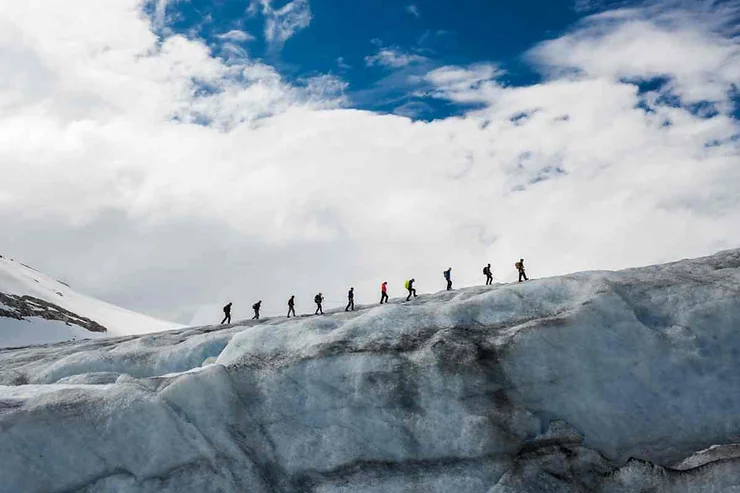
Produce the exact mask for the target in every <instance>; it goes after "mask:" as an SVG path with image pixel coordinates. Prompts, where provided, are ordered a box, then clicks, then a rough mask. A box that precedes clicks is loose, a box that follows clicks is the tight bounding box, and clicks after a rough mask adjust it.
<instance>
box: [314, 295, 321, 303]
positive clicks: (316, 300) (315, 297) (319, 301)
mask: <svg viewBox="0 0 740 493" xmlns="http://www.w3.org/2000/svg"><path fill="white" fill-rule="evenodd" d="M313 301H314V303H321V295H320V294H317V295H316V296H314V297H313Z"/></svg>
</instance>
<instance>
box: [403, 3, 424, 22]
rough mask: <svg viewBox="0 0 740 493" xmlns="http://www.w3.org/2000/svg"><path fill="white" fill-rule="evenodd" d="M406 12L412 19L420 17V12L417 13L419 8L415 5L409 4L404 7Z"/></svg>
mask: <svg viewBox="0 0 740 493" xmlns="http://www.w3.org/2000/svg"><path fill="white" fill-rule="evenodd" d="M406 12H408V13H409V14H411V15H413V16H414V17H416V18H417V19H418V18H419V17H421V12H420V11H419V7H417V6H416V5H414V4H411V5H407V6H406Z"/></svg>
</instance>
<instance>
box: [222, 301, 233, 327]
mask: <svg viewBox="0 0 740 493" xmlns="http://www.w3.org/2000/svg"><path fill="white" fill-rule="evenodd" d="M221 323H222V324H223V323H229V324H230V323H231V302H229V303H228V304H227V305H226V306H225V307H224V319H223V320H221Z"/></svg>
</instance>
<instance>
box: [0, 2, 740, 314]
mask: <svg viewBox="0 0 740 493" xmlns="http://www.w3.org/2000/svg"><path fill="white" fill-rule="evenodd" d="M739 36H740V2H738V1H735V0H726V1H701V0H691V1H681V0H676V1H650V2H644V1H626V0H613V1H606V0H605V1H599V0H563V1H552V0H522V1H519V2H492V1H483V0H475V1H474V0H460V1H458V2H455V5H454V6H452V5H451V4H450V3H449V2H440V1H414V2H403V1H389V0H385V1H381V0H368V1H365V2H347V1H343V0H291V1H285V0H281V1H277V0H244V1H242V0H147V1H142V0H106V2H100V1H99V0H76V1H75V2H72V3H70V2H63V1H61V0H26V1H23V2H18V1H17V0H0V177H2V179H0V228H1V229H2V232H3V235H2V237H0V254H3V255H6V256H10V257H15V258H17V259H20V260H22V261H24V262H25V263H28V264H30V265H32V266H33V267H35V268H37V269H39V270H41V271H43V272H46V273H48V274H49V275H52V276H55V277H57V278H59V279H62V280H64V281H66V282H68V283H70V284H71V285H72V287H74V288H76V289H77V290H78V291H81V292H83V293H86V294H90V295H93V296H96V297H99V298H101V299H104V300H106V301H109V302H112V303H116V304H118V305H121V306H124V307H126V308H131V309H134V310H138V311H141V312H143V313H147V314H150V315H153V316H157V317H161V318H165V319H168V320H173V321H177V322H180V323H185V324H206V323H215V322H218V321H220V318H221V314H220V308H221V306H222V305H224V304H225V303H226V302H227V301H231V302H233V303H234V309H233V313H234V315H235V317H236V318H241V317H249V316H251V309H250V307H251V305H252V303H254V302H255V301H257V300H260V299H261V300H263V312H264V314H266V315H277V314H282V313H283V312H286V311H287V310H286V306H285V305H286V301H287V298H288V297H289V296H290V295H292V294H295V295H296V298H297V305H296V306H297V309H298V311H299V312H301V311H303V312H309V311H310V312H312V311H313V304H312V300H313V295H314V294H315V293H316V292H318V291H321V292H323V293H324V295H325V297H326V299H327V306H328V307H338V306H343V305H344V303H345V299H346V291H347V289H348V288H349V287H350V286H353V287H355V291H356V300H357V302H358V303H360V304H363V303H374V302H377V300H378V298H379V285H380V283H381V282H382V281H388V282H389V286H390V294H391V296H400V295H402V294H403V293H402V291H403V289H402V287H403V282H404V280H405V279H407V278H409V277H414V278H415V279H416V281H417V282H416V285H417V288H418V290H419V292H420V293H422V292H433V291H437V290H440V289H443V288H444V285H445V284H444V279H443V278H442V271H443V270H445V269H446V268H447V267H452V268H453V271H452V275H453V280H454V282H455V285H456V286H469V285H474V284H482V283H483V281H484V277H483V274H482V268H483V266H484V265H485V264H487V263H489V262H490V263H491V264H492V268H493V273H494V277H495V279H496V280H497V281H498V282H512V281H514V280H515V279H516V272H515V269H514V266H513V264H514V262H515V261H516V260H518V259H519V258H521V257H524V258H525V263H526V265H527V269H528V274H529V275H530V276H531V277H533V278H538V277H546V276H553V275H558V274H564V273H568V272H575V271H581V270H594V269H618V268H625V267H631V266H638V265H646V264H651V263H658V262H665V261H671V260H677V259H681V258H685V257H694V256H701V255H707V254H711V253H714V252H716V251H718V250H722V249H727V248H737V247H740V228H739V227H738V225H740V194H739V193H738V190H740V123H739V119H740V86H739V81H740V37H739Z"/></svg>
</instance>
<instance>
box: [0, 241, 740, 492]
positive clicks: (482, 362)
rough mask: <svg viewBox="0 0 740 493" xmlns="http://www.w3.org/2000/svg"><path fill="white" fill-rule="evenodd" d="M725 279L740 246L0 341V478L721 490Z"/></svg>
mask: <svg viewBox="0 0 740 493" xmlns="http://www.w3.org/2000/svg"><path fill="white" fill-rule="evenodd" d="M739 294H740V250H738V251H729V252H723V253H720V254H717V255H715V256H712V257H708V258H705V259H698V260H691V261H683V262H679V263H674V264H668V265H663V266H654V267H647V268H641V269H633V270H628V271H622V272H589V273H580V274H574V275H570V276H564V277H559V278H553V279H544V280H538V281H531V282H527V283H522V284H513V285H497V286H491V287H479V288H471V289H465V290H460V291H454V292H443V293H439V294H435V295H425V296H421V297H419V298H418V299H416V300H414V301H412V302H409V303H400V302H398V301H396V302H395V303H392V304H390V305H383V306H375V307H369V308H364V309H361V310H358V311H357V312H354V313H345V312H337V313H332V314H329V315H327V316H324V317H299V318H296V319H290V320H285V319H270V320H265V321H260V322H258V323H254V322H250V323H248V324H245V325H242V326H239V325H237V326H234V327H226V328H216V327H204V328H196V329H186V330H179V331H172V332H167V333H162V334H153V335H149V336H144V337H127V338H122V339H106V340H99V341H85V342H81V343H68V344H64V345H58V346H48V347H42V348H25V349H22V350H12V351H11V350H6V351H0V383H3V384H5V386H0V429H2V430H3V433H4V438H5V437H6V436H7V437H8V439H5V440H3V441H2V443H1V444H0V477H2V478H3V479H4V481H2V482H0V492H3V491H9V492H10V491H14V492H15V491H28V492H35V491H38V492H42V491H44V492H51V491H59V492H62V491H83V492H118V491H127V492H128V491H142V492H149V491H151V492H154V491H171V492H175V491H193V492H211V491H212V492H216V491H220V492H232V491H233V492H241V491H250V492H263V491H264V492H268V491H270V492H274V491H280V492H308V491H313V492H323V493H329V492H332V493H333V492H355V491H362V492H368V491H370V492H376V491H377V492H406V491H409V490H410V489H413V490H414V491H425V492H426V491H430V492H435V491H439V492H448V491H466V492H481V493H509V492H522V491H531V492H541V491H573V490H574V489H578V490H581V491H604V492H635V491H638V492H639V491H645V492H647V491H671V492H673V491H686V492H689V491H699V490H700V491H703V492H706V491H717V492H719V491H722V492H726V491H736V490H733V489H732V488H737V485H738V484H740V457H738V455H739V454H737V453H736V451H737V444H738V443H740V392H738V389H740V358H738V356H740V338H738V337H737V334H738V330H739V329H740V296H738V295H739ZM18 384H24V385H18ZM712 446H714V447H712ZM70 450H71V451H73V452H72V453H70ZM679 469H680V470H679Z"/></svg>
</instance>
